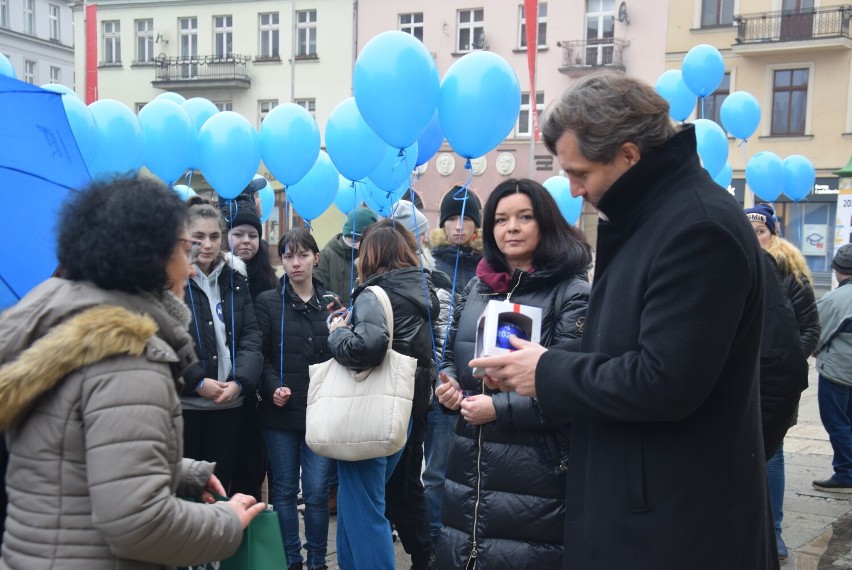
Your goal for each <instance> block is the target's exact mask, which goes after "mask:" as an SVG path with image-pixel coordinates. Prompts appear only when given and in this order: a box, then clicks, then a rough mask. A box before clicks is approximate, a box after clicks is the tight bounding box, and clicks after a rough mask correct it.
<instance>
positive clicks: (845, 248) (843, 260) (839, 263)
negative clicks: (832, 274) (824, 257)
mask: <svg viewBox="0 0 852 570" xmlns="http://www.w3.org/2000/svg"><path fill="white" fill-rule="evenodd" d="M831 268H832V269H834V270H835V271H837V272H838V273H842V274H843V275H852V244H850V243H847V244H846V245H842V246H840V249H838V250H837V253H835V254H834V260H833V261H832V262H831Z"/></svg>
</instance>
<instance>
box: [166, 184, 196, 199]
mask: <svg viewBox="0 0 852 570" xmlns="http://www.w3.org/2000/svg"><path fill="white" fill-rule="evenodd" d="M172 190H174V191H175V192H177V194H178V196H180V199H181V200H183V201H184V202H186V201H187V200H189V199H190V198H191V197H192V196H197V195H198V194H196V193H195V190H193V189H192V188H190V187H189V186H187V185H185V184H175V185H174V186H172Z"/></svg>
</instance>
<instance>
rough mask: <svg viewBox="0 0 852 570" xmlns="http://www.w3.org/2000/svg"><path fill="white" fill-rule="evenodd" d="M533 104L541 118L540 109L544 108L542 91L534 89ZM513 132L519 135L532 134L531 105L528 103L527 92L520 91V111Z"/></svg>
mask: <svg viewBox="0 0 852 570" xmlns="http://www.w3.org/2000/svg"><path fill="white" fill-rule="evenodd" d="M535 105H536V115H538V118H539V119H541V111H542V109H544V91H536V93H535ZM515 133H516V135H517V136H519V137H529V136H532V105H530V94H529V93H521V112H520V114H519V115H518V124H517V127H516V129H515Z"/></svg>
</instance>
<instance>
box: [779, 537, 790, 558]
mask: <svg viewBox="0 0 852 570" xmlns="http://www.w3.org/2000/svg"><path fill="white" fill-rule="evenodd" d="M775 543H776V544H777V545H778V560H787V557H788V556H790V551H789V550H787V545H786V544H784V539H783V538H781V533H780V532H776V533H775Z"/></svg>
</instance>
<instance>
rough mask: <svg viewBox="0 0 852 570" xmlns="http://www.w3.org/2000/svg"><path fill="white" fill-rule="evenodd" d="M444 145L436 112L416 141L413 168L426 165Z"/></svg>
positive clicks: (442, 133)
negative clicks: (415, 158) (415, 160)
mask: <svg viewBox="0 0 852 570" xmlns="http://www.w3.org/2000/svg"><path fill="white" fill-rule="evenodd" d="M442 144H444V132H443V131H442V130H441V121H440V120H439V119H438V112H437V111H435V114H434V115H432V120H431V121H429V124H428V125H426V128H425V129H424V130H423V132H422V133H421V134H420V138H419V139H417V162H415V163H414V166H420V165H421V164H426V163H427V162H429V159H430V158H432V157H433V156H435V153H436V152H438V149H439V148H441V145H442Z"/></svg>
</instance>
